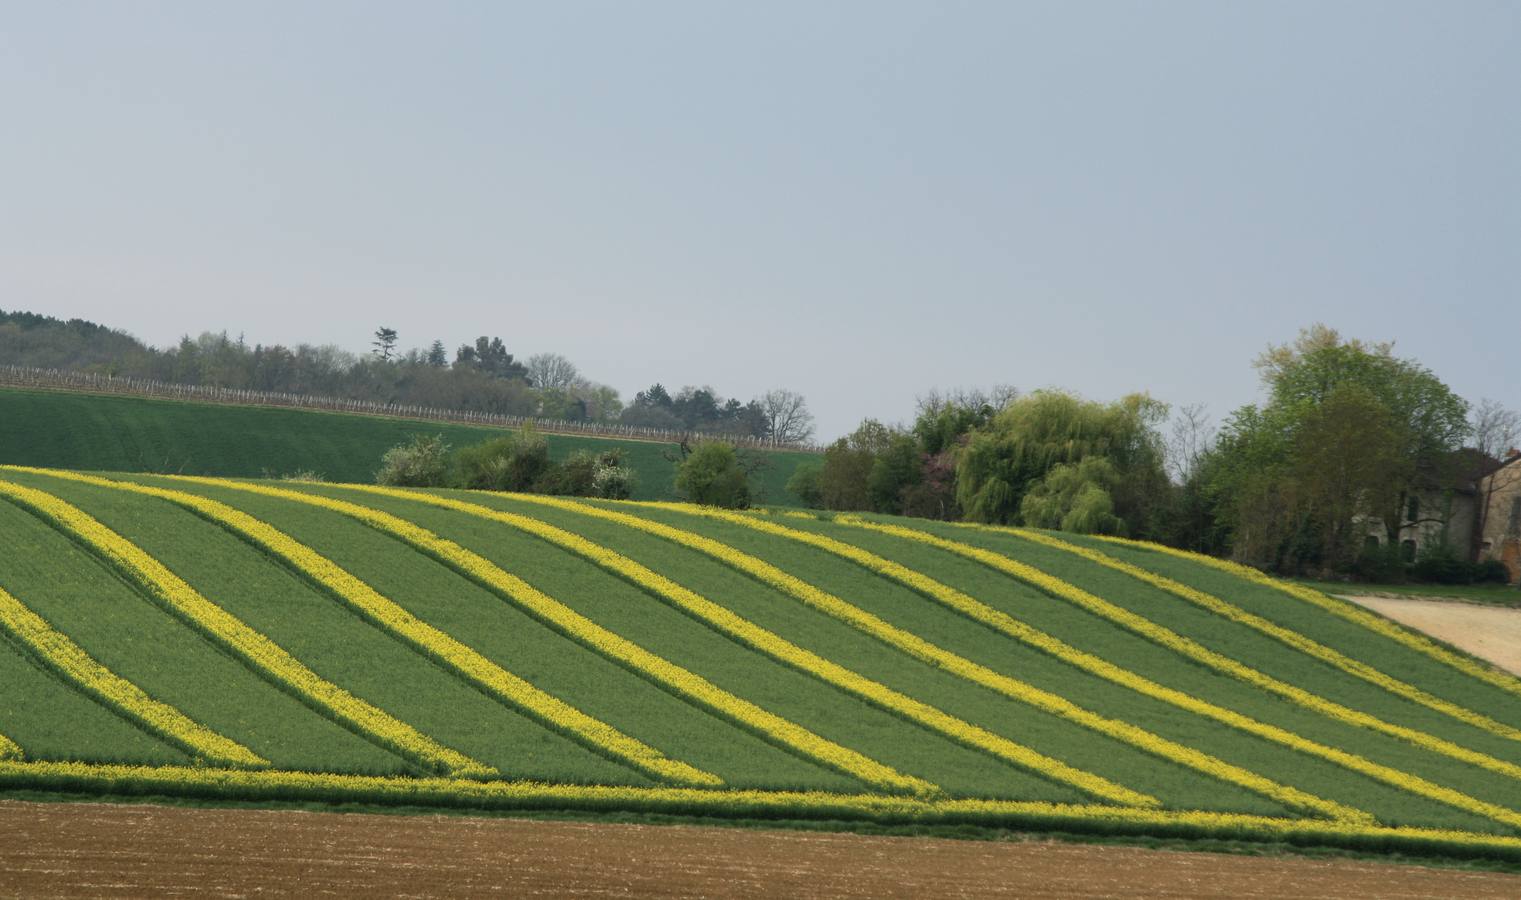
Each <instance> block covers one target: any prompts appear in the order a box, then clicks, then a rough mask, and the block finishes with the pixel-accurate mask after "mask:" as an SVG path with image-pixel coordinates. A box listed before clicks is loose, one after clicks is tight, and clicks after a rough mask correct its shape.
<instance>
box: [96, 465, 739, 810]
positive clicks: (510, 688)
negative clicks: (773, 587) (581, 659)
mask: <svg viewBox="0 0 1521 900" xmlns="http://www.w3.org/2000/svg"><path fill="white" fill-rule="evenodd" d="M90 483H92V484H100V485H103V486H107V487H111V488H114V489H117V490H125V491H129V492H132V493H139V494H145V495H147V496H152V497H157V498H160V499H163V500H168V501H170V502H172V503H176V504H179V505H180V506H183V507H185V508H187V509H190V510H192V511H194V512H196V513H197V514H199V515H201V516H203V517H205V518H206V519H208V520H209V521H212V522H214V523H216V524H218V525H220V526H222V527H223V528H226V529H227V530H229V531H231V532H232V533H234V534H236V535H238V536H240V537H242V538H244V539H246V540H248V541H249V542H251V543H253V544H254V545H255V546H258V547H260V548H262V549H264V550H266V551H268V552H269V553H270V554H272V555H273V556H274V557H275V558H276V559H279V560H282V561H283V562H284V563H285V564H286V565H288V566H290V567H291V568H292V569H294V570H296V571H297V572H299V573H301V574H302V575H304V576H306V577H307V578H309V579H310V580H312V581H313V582H315V583H316V584H318V585H320V586H321V587H323V588H325V589H326V590H327V591H328V592H330V593H331V594H332V595H333V596H335V597H337V598H338V599H339V600H340V601H341V602H343V603H345V604H347V605H348V606H349V607H351V608H352V609H354V610H355V611H356V612H357V613H358V614H359V615H361V616H363V617H364V618H366V619H368V620H369V621H371V622H372V623H374V624H375V625H376V626H378V627H379V628H381V629H382V630H383V631H386V632H387V633H389V634H391V635H393V636H394V637H396V638H397V639H399V640H401V641H402V642H403V643H405V644H407V645H409V646H412V647H414V648H416V649H418V650H419V651H421V652H422V653H423V654H424V655H426V656H428V657H430V658H431V659H433V660H435V661H436V662H438V663H439V664H440V665H442V666H443V667H444V668H446V669H448V670H450V671H452V672H454V673H456V674H457V675H458V676H460V677H461V678H463V679H465V680H466V681H468V682H470V683H472V684H474V685H476V686H477V687H479V688H480V689H481V690H483V691H485V692H486V693H487V694H488V695H489V696H493V697H496V698H498V699H500V700H502V701H503V702H505V703H507V704H508V705H509V706H512V707H513V708H515V709H520V710H522V711H524V712H526V713H528V714H529V715H530V716H532V717H534V718H536V719H538V720H539V721H541V722H544V723H545V724H547V725H549V726H550V727H551V728H553V729H555V730H558V731H561V732H564V733H567V734H569V735H571V736H572V737H574V738H576V739H578V740H580V741H581V742H582V743H583V744H586V745H588V746H590V747H591V748H592V749H594V750H597V751H599V752H601V753H603V754H605V755H608V756H611V757H613V758H615V759H618V760H621V761H623V762H626V763H629V764H630V765H632V766H634V767H635V768H638V769H642V770H644V771H646V772H649V773H650V774H653V775H655V776H656V777H659V778H664V779H668V780H670V781H674V782H676V783H679V784H696V785H710V786H711V785H717V784H719V783H720V780H719V779H718V777H717V776H715V775H712V774H710V773H708V772H703V771H701V770H699V769H696V768H693V767H692V766H689V765H687V764H686V763H683V762H679V761H677V760H673V759H670V758H668V757H666V756H665V755H664V754H662V753H661V752H660V751H658V750H656V749H655V748H653V747H650V746H648V745H647V744H644V743H643V742H641V741H638V740H636V739H634V738H632V737H629V736H628V735H626V734H624V733H623V732H621V731H619V730H618V729H616V728H614V727H613V726H611V725H609V724H607V723H605V722H602V721H600V720H598V719H595V718H593V717H591V716H589V715H587V714H585V713H583V712H581V711H580V710H578V709H576V708H575V707H573V706H571V705H570V704H568V703H565V702H564V701H562V700H560V699H558V698H556V697H553V696H551V695H550V694H547V693H545V692H544V691H542V690H540V689H538V688H537V687H534V686H533V685H532V684H530V683H529V682H527V681H525V680H524V679H522V678H520V677H519V676H517V675H514V674H513V673H511V672H509V671H507V670H506V669H503V668H502V667H501V666H498V665H497V664H496V663H493V662H492V661H491V660H489V659H487V658H486V657H484V656H482V655H481V654H480V653H478V652H477V651H475V650H473V649H471V648H470V647H468V646H466V645H465V644H463V643H461V642H459V641H458V640H456V639H454V638H453V637H450V636H449V635H448V634H445V633H444V632H442V631H439V630H438V629H436V628H434V627H433V626H431V625H428V624H427V623H426V622H423V621H421V620H419V619H418V618H417V617H416V616H413V615H412V614H411V613H409V612H407V611H406V610H405V609H403V608H402V607H400V606H399V605H397V604H396V603H395V602H394V601H392V600H390V599H389V598H387V597H385V596H383V595H381V594H380V593H379V592H377V591H376V590H375V589H374V588H372V587H370V586H369V585H368V584H365V583H364V582H363V581H361V580H360V579H358V578H356V577H354V576H353V575H352V574H351V573H349V572H348V571H347V570H345V569H343V568H342V567H341V566H339V565H338V564H336V563H334V562H333V561H332V560H329V559H327V558H326V557H324V556H322V555H321V554H319V553H317V552H316V551H314V550H312V549H311V548H310V547H307V546H306V545H304V544H302V543H300V542H299V541H296V540H295V539H293V538H291V537H290V536H289V535H286V534H284V533H283V532H281V531H279V530H278V529H275V528H273V527H271V526H270V525H268V524H266V523H264V522H262V521H260V520H258V519H256V518H254V517H253V516H250V515H248V514H247V513H245V512H243V511H241V510H238V509H234V508H233V507H231V506H228V505H227V504H225V503H220V502H218V501H216V500H211V499H209V498H206V497H202V496H199V495H197V494H191V493H187V492H185V491H174V490H169V489H166V488H158V487H153V486H150V485H141V484H136V483H133V482H113V481H108V480H106V479H92V480H91V481H90Z"/></svg>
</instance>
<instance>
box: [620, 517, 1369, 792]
mask: <svg viewBox="0 0 1521 900" xmlns="http://www.w3.org/2000/svg"><path fill="white" fill-rule="evenodd" d="M628 505H630V506H643V507H649V508H651V509H661V510H669V511H672V512H678V513H684V514H686V515H693V516H702V517H704V518H709V519H715V520H718V521H721V522H728V523H731V524H734V525H740V526H742V527H745V528H750V529H752V530H755V531H759V532H762V533H764V534H769V535H773V536H776V537H781V538H786V539H788V540H792V541H796V542H798V543H802V544H806V545H808V546H811V547H814V548H816V549H819V550H822V551H824V552H826V553H829V554H831V555H833V556H837V557H840V558H842V559H845V560H848V561H850V562H852V563H855V564H856V565H858V566H860V567H861V568H864V569H866V570H867V571H868V572H871V573H873V574H874V575H878V576H880V577H883V578H886V579H889V580H891V581H895V582H897V583H899V584H902V585H903V586H905V587H907V588H909V589H910V590H912V591H914V592H915V593H918V594H920V595H922V596H924V597H927V598H929V599H931V600H934V601H936V602H937V603H940V604H941V605H943V606H946V607H949V608H950V609H952V610H955V611H956V612H959V613H961V614H963V615H966V616H967V617H969V618H971V619H973V620H974V621H976V622H978V623H980V624H983V625H986V626H989V627H991V628H992V629H994V630H995V631H998V632H1000V633H1001V634H1005V635H1008V636H1010V637H1013V638H1016V639H1017V640H1019V641H1021V642H1022V643H1025V644H1028V645H1029V646H1032V647H1034V648H1035V649H1037V650H1040V651H1042V652H1044V653H1046V654H1048V655H1050V656H1052V657H1055V658H1056V659H1058V660H1061V661H1062V662H1064V663H1066V664H1068V665H1071V666H1073V667H1074V668H1077V669H1081V670H1083V671H1085V672H1088V673H1090V674H1093V675H1097V676H1098V677H1100V678H1104V679H1105V680H1107V681H1110V682H1113V683H1114V684H1118V685H1119V686H1121V687H1124V688H1128V689H1130V690H1133V691H1136V692H1137V693H1140V694H1143V695H1145V696H1149V697H1152V698H1154V699H1158V700H1162V701H1163V702H1166V703H1169V704H1171V705H1172V706H1175V707H1178V708H1180V709H1184V710H1187V711H1189V712H1192V713H1196V714H1198V715H1201V716H1203V717H1205V718H1209V719H1213V720H1215V721H1218V722H1221V723H1223V724H1225V725H1227V726H1230V727H1232V728H1235V729H1237V730H1240V731H1243V732H1246V733H1249V734H1254V735H1256V736H1258V737H1263V738H1266V739H1268V740H1272V741H1274V742H1275V743H1278V744H1280V745H1283V746H1286V747H1288V748H1290V749H1292V750H1297V751H1300V752H1306V753H1309V754H1311V755H1316V756H1323V757H1326V758H1328V759H1331V760H1332V761H1339V760H1338V759H1337V758H1338V757H1340V756H1345V755H1347V754H1343V753H1341V751H1337V750H1334V749H1332V748H1329V747H1323V746H1321V745H1319V744H1315V743H1313V742H1311V741H1308V740H1306V739H1305V738H1303V737H1300V736H1299V735H1297V734H1293V733H1292V732H1289V731H1285V730H1284V729H1281V728H1277V727H1275V726H1271V725H1265V724H1263V723H1261V722H1257V721H1256V720H1253V719H1250V718H1248V717H1247V716H1244V715H1241V714H1239V713H1236V712H1234V711H1232V710H1228V709H1224V708H1221V707H1218V706H1213V705H1212V704H1209V703H1206V702H1204V701H1201V700H1198V699H1197V698H1195V697H1193V696H1192V695H1189V694H1185V693H1184V692H1182V691H1176V690H1173V689H1171V688H1167V687H1163V686H1162V685H1160V684H1157V683H1156V682H1153V681H1150V680H1148V679H1146V678H1143V677H1142V676H1140V675H1138V674H1136V673H1134V672H1130V671H1128V670H1126V669H1124V668H1121V667H1120V666H1117V665H1114V664H1113V663H1110V662H1108V661H1107V660H1104V659H1100V658H1099V657H1096V656H1093V655H1092V654H1089V653H1085V652H1083V651H1081V650H1078V649H1077V648H1076V647H1073V646H1071V645H1070V644H1067V643H1065V642H1064V641H1061V640H1060V639H1058V638H1055V637H1052V636H1051V635H1048V634H1046V633H1045V632H1042V631H1040V630H1038V629H1036V628H1033V627H1031V626H1029V625H1027V624H1025V623H1024V622H1021V621H1019V620H1018V619H1015V618H1013V617H1012V616H1009V615H1007V614H1006V613H1002V612H999V611H998V610H995V609H993V608H991V607H989V606H987V605H986V604H984V603H982V602H981V601H978V600H976V599H974V598H972V597H970V596H968V595H966V594H964V593H962V592H961V591H958V590H956V589H955V588H952V587H950V586H949V585H946V584H943V583H941V582H939V581H936V580H935V579H933V578H931V577H929V576H928V575H925V574H923V573H921V572H917V571H915V570H913V569H910V568H908V567H907V566H904V565H901V564H899V563H896V562H893V561H892V560H889V559H886V558H884V557H882V556H878V555H877V554H875V553H872V552H870V551H868V550H864V549H862V548H860V547H857V546H855V545H853V544H848V543H846V542H844V541H841V540H837V539H835V538H832V537H828V536H827V535H822V534H817V533H814V532H811V531H802V530H799V529H796V528H789V527H787V526H785V525H782V524H779V523H777V522H772V521H767V520H766V519H762V518H757V517H756V516H755V515H753V514H746V513H736V512H731V511H728V510H722V509H716V508H712V507H703V506H692V505H689V504H680V503H658V502H650V503H630V504H628ZM808 518H809V519H812V518H813V517H811V516H809V517H808ZM799 599H803V598H801V597H800V598H799ZM804 602H809V601H807V600H804ZM837 603H838V605H834V604H831V605H830V607H827V608H826V607H818V608H819V609H821V610H822V611H824V612H826V613H828V614H829V615H831V616H833V617H834V618H837V619H840V620H841V621H844V622H847V623H849V624H851V625H854V626H855V627H857V628H859V629H860V630H862V631H864V632H865V633H867V634H870V635H872V636H873V637H876V638H878V639H879V640H881V641H883V642H884V643H888V644H890V645H891V646H894V647H897V648H899V649H901V650H903V651H904V652H905V653H908V654H910V655H912V656H915V657H917V658H920V659H924V660H926V661H929V662H931V663H932V664H934V665H937V666H939V667H940V668H943V669H945V670H947V671H950V672H954V673H956V674H958V675H961V676H962V677H964V678H966V679H967V680H969V681H973V682H975V683H978V684H982V685H983V686H985V687H989V688H991V689H993V690H996V691H998V692H999V693H1002V694H1004V695H1005V696H1009V697H1013V698H1014V699H1024V698H1023V697H1020V696H1017V695H1016V694H1015V693H1012V692H1011V691H1012V689H1013V687H1014V685H1021V684H1023V682H1019V681H1017V680H1015V679H1012V678H1009V677H1008V676H1005V675H1002V674H1000V673H997V672H993V671H991V670H988V669H986V668H985V667H983V666H980V665H978V664H976V663H974V662H972V661H970V660H967V659H965V658H963V657H961V656H959V655H957V654H954V653H951V652H949V651H946V650H943V649H941V648H939V647H936V646H934V645H932V644H930V643H929V642H927V641H924V640H922V639H921V638H918V637H917V636H915V635H913V634H911V633H909V632H906V631H903V630H902V629H898V628H895V627H893V626H892V625H889V624H888V623H886V622H884V621H882V620H881V619H879V618H877V617H876V616H873V615H872V614H870V613H868V612H866V611H864V610H861V609H860V608H858V607H855V606H853V605H852V604H850V603H847V602H846V601H844V600H838V601H837ZM1026 687H1027V688H1028V690H1030V691H1032V692H1038V693H1039V694H1042V695H1045V696H1047V697H1050V698H1052V700H1053V703H1052V706H1051V708H1050V709H1048V711H1050V712H1053V713H1054V714H1058V715H1065V713H1064V712H1063V709H1064V707H1072V709H1074V710H1079V711H1080V712H1082V713H1083V714H1085V715H1084V716H1083V717H1082V718H1074V721H1078V722H1080V723H1083V724H1087V719H1088V717H1092V718H1093V719H1095V720H1097V721H1095V722H1094V723H1093V724H1092V725H1089V727H1091V728H1093V729H1094V730H1095V731H1100V732H1101V733H1103V734H1110V735H1111V736H1114V737H1118V738H1119V739H1121V740H1126V741H1127V743H1131V744H1132V745H1134V746H1137V747H1140V748H1142V749H1143V750H1146V751H1148V752H1151V753H1153V754H1155V755H1158V756H1162V757H1163V758H1165V759H1171V760H1173V761H1175V762H1178V763H1180V764H1182V765H1186V766H1188V767H1190V768H1193V769H1195V770H1197V771H1201V772H1204V773H1205V774H1208V775H1211V776H1213V777H1216V778H1220V779H1221V780H1223V781H1228V782H1230V783H1232V784H1237V785H1240V786H1242V787H1245V788H1247V789H1248V790H1252V791H1255V792H1257V793H1260V794H1262V795H1263V796H1265V797H1268V798H1270V799H1273V800H1276V801H1278V802H1280V803H1284V804H1286V805H1288V806H1289V807H1290V808H1295V809H1301V810H1304V811H1307V812H1311V813H1315V814H1318V815H1324V816H1328V817H1329V818H1333V819H1343V820H1346V821H1369V822H1371V821H1372V820H1373V819H1372V817H1371V816H1369V815H1368V814H1367V813H1366V812H1364V811H1362V810H1358V809H1354V808H1352V807H1349V806H1346V805H1344V804H1340V803H1336V802H1335V801H1332V800H1327V799H1324V798H1321V797H1317V796H1315V795H1314V794H1310V793H1308V792H1305V791H1301V790H1299V789H1298V788H1294V787H1292V786H1288V785H1282V784H1279V783H1277V782H1275V781H1272V780H1271V779H1268V778H1265V777H1263V776H1261V775H1258V774H1257V773H1255V772H1252V771H1250V770H1247V769H1244V768H1241V767H1238V766H1233V765H1231V764H1230V763H1227V762H1225V761H1224V760H1220V759H1218V758H1216V757H1214V756H1211V755H1209V754H1206V753H1203V752H1202V751H1199V750H1195V749H1194V748H1192V747H1188V746H1186V745H1182V744H1178V743H1177V742H1175V741H1170V740H1168V739H1166V738H1163V737H1161V736H1160V735H1154V734H1152V733H1151V732H1148V731H1146V730H1144V729H1141V728H1139V727H1137V726H1134V725H1131V724H1130V723H1127V722H1121V721H1116V720H1112V719H1103V718H1102V717H1099V716H1096V715H1094V714H1093V713H1089V712H1088V711H1087V710H1081V709H1080V708H1079V707H1076V706H1075V704H1072V703H1070V701H1067V700H1066V699H1065V698H1062V697H1056V696H1055V695H1051V694H1049V693H1048V692H1045V691H1042V690H1040V689H1039V688H1036V687H1034V686H1033V685H1029V686H1026ZM1025 702H1030V701H1029V700H1026V701H1025ZM1038 708H1042V709H1046V706H1043V705H1040V706H1039V707H1038ZM1106 725H1107V726H1109V727H1113V728H1114V729H1116V731H1115V733H1111V732H1110V731H1108V730H1105V726H1106ZM1126 733H1128V734H1129V736H1128V737H1126V736H1125V735H1126ZM1364 762H1366V761H1365V760H1364ZM1369 765H1371V763H1369Z"/></svg>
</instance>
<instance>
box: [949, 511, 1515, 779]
mask: <svg viewBox="0 0 1521 900" xmlns="http://www.w3.org/2000/svg"><path fill="white" fill-rule="evenodd" d="M969 527H973V528H976V529H978V530H988V531H997V532H1004V533H1008V534H1013V535H1016V536H1018V537H1021V538H1024V539H1025V540H1027V541H1031V542H1034V543H1037V544H1041V545H1042V546H1046V547H1052V548H1054V549H1057V550H1064V551H1066V552H1068V553H1072V554H1075V555H1077V556H1080V557H1082V558H1083V559H1086V560H1089V561H1090V562H1095V563H1098V564H1099V565H1101V566H1104V567H1105V568H1109V569H1113V570H1114V571H1116V572H1123V573H1125V574H1126V575H1129V576H1130V577H1132V578H1136V579H1139V580H1141V581H1144V582H1146V583H1147V584H1150V585H1153V586H1155V587H1158V588H1161V589H1162V590H1164V591H1166V592H1167V593H1169V594H1172V595H1173V596H1175V597H1179V598H1181V599H1183V600H1187V601H1188V602H1190V603H1193V604H1194V605H1196V606H1201V607H1203V608H1205V609H1207V610H1209V611H1210V612H1212V613H1214V614H1216V615H1218V616H1221V617H1223V618H1226V619H1229V620H1231V621H1232V622H1238V623H1240V624H1242V625H1245V626H1246V627H1248V628H1250V629H1252V630H1254V631H1257V632H1260V633H1262V634H1265V635H1267V636H1268V637H1271V638H1273V639H1274V640H1277V641H1279V642H1281V643H1283V644H1287V645H1288V646H1290V647H1293V648H1294V649H1295V650H1298V651H1300V652H1301V653H1304V654H1306V655H1308V656H1313V657H1315V658H1316V659H1318V660H1320V661H1322V662H1325V663H1327V664H1329V665H1332V666H1334V667H1336V668H1338V669H1341V670H1342V671H1343V672H1346V673H1347V674H1349V675H1353V676H1355V677H1357V678H1360V679H1362V680H1363V681H1366V682H1368V683H1369V684H1372V685H1376V686H1377V687H1380V688H1383V689H1384V690H1386V691H1388V692H1389V693H1391V694H1394V695H1396V696H1399V697H1404V698H1405V699H1406V700H1410V701H1412V702H1414V703H1418V704H1420V705H1421V706H1424V707H1426V708H1428V709H1432V710H1435V711H1437V712H1439V713H1442V714H1443V715H1445V716H1450V717H1452V718H1454V719H1457V720H1458V721H1460V722H1463V723H1464V724H1467V725H1472V726H1473V727H1475V728H1478V729H1481V730H1483V731H1487V732H1489V733H1490V734H1494V735H1498V736H1500V737H1504V738H1509V739H1510V740H1513V741H1521V728H1513V727H1511V726H1510V725H1506V724H1505V723H1503V722H1497V721H1495V720H1494V719H1492V718H1490V717H1489V716H1486V715H1484V714H1482V713H1479V712H1475V711H1474V710H1471V709H1466V708H1464V707H1462V706H1458V705H1457V704H1456V703H1452V702H1450V701H1447V700H1443V699H1442V698H1440V697H1436V696H1433V695H1431V694H1429V693H1427V692H1426V691H1423V690H1421V689H1420V688H1418V687H1416V686H1415V685H1413V684H1409V683H1407V682H1405V681H1401V680H1400V679H1398V678H1395V677H1393V676H1391V675H1388V674H1386V673H1384V672H1381V671H1379V670H1378V669H1376V668H1374V667H1373V666H1370V665H1368V664H1367V663H1364V662H1361V661H1359V660H1355V659H1352V658H1351V657H1348V656H1346V655H1345V654H1343V653H1341V652H1339V651H1337V650H1333V649H1332V648H1330V647H1327V646H1326V645H1324V644H1322V643H1320V642H1319V641H1316V640H1313V639H1312V638H1310V637H1307V636H1306V635H1303V634H1300V633H1299V632H1297V631H1294V630H1292V629H1289V628H1284V627H1283V626H1281V625H1278V624H1276V623H1274V622H1270V621H1268V620H1267V619H1264V618H1262V617H1261V616H1258V615H1254V614H1252V613H1249V612H1247V611H1246V610H1244V609H1242V608H1241V607H1239V606H1236V605H1235V604H1234V603H1227V602H1226V601H1224V600H1222V599H1220V598H1219V597H1216V596H1214V595H1213V594H1208V593H1205V592H1204V591H1201V590H1198V589H1197V588H1193V587H1190V586H1188V585H1186V584H1183V583H1182V582H1179V581H1175V580H1173V579H1171V578H1168V577H1166V576H1163V575H1158V574H1156V573H1155V572H1149V571H1147V570H1145V569H1143V568H1141V567H1140V566H1135V565H1131V564H1130V563H1127V562H1124V561H1123V560H1119V559H1115V558H1114V557H1112V556H1109V555H1107V554H1104V553H1100V552H1099V551H1097V550H1091V549H1089V548H1087V547H1081V546H1078V545H1077V544H1072V543H1069V542H1067V541H1063V540H1060V539H1058V538H1054V537H1052V536H1050V535H1047V534H1041V533H1040V532H1038V531H1030V530H1028V529H1024V528H994V527H992V526H987V525H973V526H969ZM1518 774H1521V771H1518Z"/></svg>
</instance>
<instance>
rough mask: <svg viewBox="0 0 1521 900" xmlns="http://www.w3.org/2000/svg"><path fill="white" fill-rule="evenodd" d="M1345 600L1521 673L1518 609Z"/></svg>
mask: <svg viewBox="0 0 1521 900" xmlns="http://www.w3.org/2000/svg"><path fill="white" fill-rule="evenodd" d="M1346 599H1348V600H1351V601H1352V602H1354V603H1358V604H1361V605H1363V606H1366V607H1368V608H1369V609H1371V610H1373V611H1374V612H1377V613H1379V614H1381V615H1385V616H1388V617H1389V618H1391V619H1393V620H1394V621H1396V622H1399V623H1400V624H1401V625H1404V626H1406V627H1408V628H1414V629H1415V630H1417V631H1424V632H1425V633H1427V634H1429V635H1431V636H1432V637H1434V638H1436V639H1437V640H1439V641H1446V642H1447V643H1449V644H1451V645H1453V646H1454V647H1461V648H1462V649H1464V650H1467V651H1468V652H1469V653H1472V654H1473V655H1474V656H1477V657H1479V658H1480V659H1485V660H1488V661H1490V662H1492V663H1494V664H1495V665H1497V666H1499V667H1500V668H1502V669H1506V670H1508V671H1510V672H1514V673H1516V674H1518V675H1521V609H1507V608H1505V607H1500V606H1480V605H1478V604H1475V603H1457V602H1453V601H1451V600H1406V599H1394V598H1392V597H1347V598H1346Z"/></svg>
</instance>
